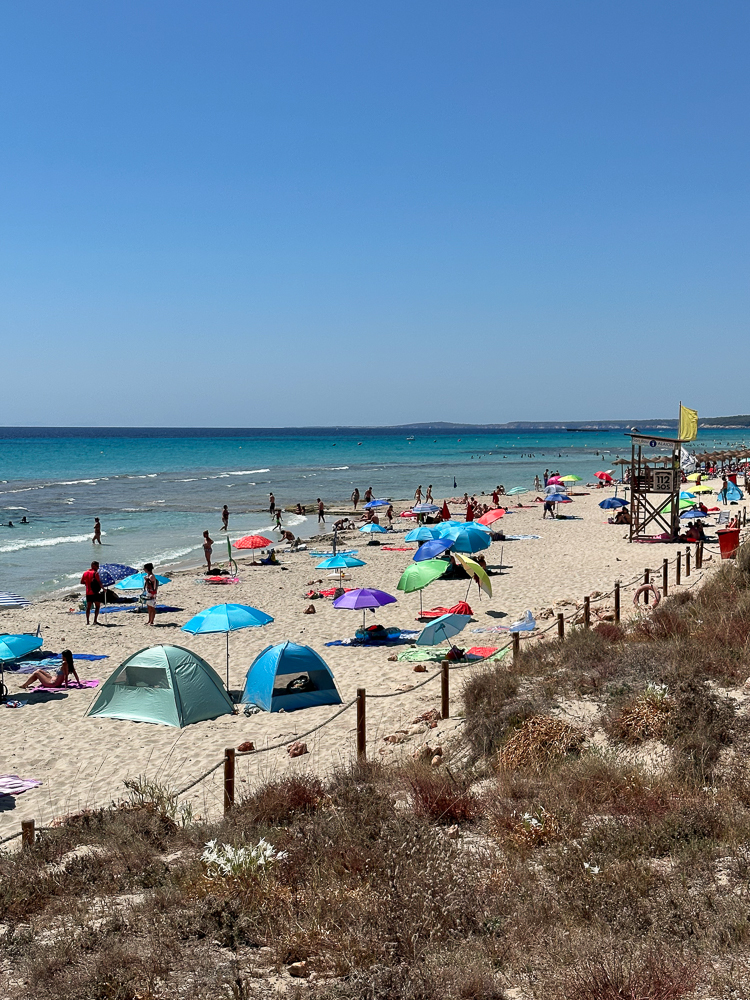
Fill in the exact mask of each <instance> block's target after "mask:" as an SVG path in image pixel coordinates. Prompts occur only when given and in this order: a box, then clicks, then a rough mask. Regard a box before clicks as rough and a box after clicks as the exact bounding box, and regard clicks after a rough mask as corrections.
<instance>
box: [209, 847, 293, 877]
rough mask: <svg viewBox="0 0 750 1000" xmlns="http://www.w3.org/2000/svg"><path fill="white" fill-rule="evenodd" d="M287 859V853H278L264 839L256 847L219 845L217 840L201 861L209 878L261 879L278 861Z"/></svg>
mask: <svg viewBox="0 0 750 1000" xmlns="http://www.w3.org/2000/svg"><path fill="white" fill-rule="evenodd" d="M286 857H287V852H286V851H277V850H276V849H275V848H274V847H273V845H272V844H269V843H268V841H267V840H264V839H261V840H259V841H258V843H257V844H256V845H255V846H254V847H233V846H232V845H231V844H219V845H217V842H216V841H215V840H209V841H208V843H207V844H206V845H205V850H204V851H203V854H202V855H201V860H202V861H203V863H204V865H205V866H206V875H207V876H208V877H209V878H243V877H244V878H248V877H250V878H253V877H257V878H259V877H261V875H263V874H264V873H265V872H266V871H267V870H268V869H269V868H271V867H272V866H273V865H274V864H276V862H277V861H281V860H283V859H284V858H286Z"/></svg>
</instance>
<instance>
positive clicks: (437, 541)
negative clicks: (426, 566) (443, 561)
mask: <svg viewBox="0 0 750 1000" xmlns="http://www.w3.org/2000/svg"><path fill="white" fill-rule="evenodd" d="M451 545H453V541H452V540H451V539H450V538H432V539H430V541H429V542H424V543H423V544H422V545H420V547H419V548H418V549H417V551H416V552H415V553H414V555H413V556H412V560H413V562H424V561H425V559H434V558H435V556H441V555H442V554H443V552H445V551H446V549H449V548H450V547H451Z"/></svg>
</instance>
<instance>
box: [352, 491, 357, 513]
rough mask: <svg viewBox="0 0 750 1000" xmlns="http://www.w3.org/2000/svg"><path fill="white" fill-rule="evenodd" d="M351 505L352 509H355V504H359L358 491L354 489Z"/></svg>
mask: <svg viewBox="0 0 750 1000" xmlns="http://www.w3.org/2000/svg"><path fill="white" fill-rule="evenodd" d="M352 503H353V504H354V509H355V510H356V509H357V504H358V503H359V490H358V489H357V488H356V487H355V489H354V492H353V493H352Z"/></svg>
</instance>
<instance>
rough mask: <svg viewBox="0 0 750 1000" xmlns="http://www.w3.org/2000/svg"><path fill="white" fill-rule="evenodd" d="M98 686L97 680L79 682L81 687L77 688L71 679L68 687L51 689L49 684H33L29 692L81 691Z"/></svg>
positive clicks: (99, 682)
mask: <svg viewBox="0 0 750 1000" xmlns="http://www.w3.org/2000/svg"><path fill="white" fill-rule="evenodd" d="M100 684H101V681H100V680H98V679H97V680H91V681H81V686H80V687H79V686H78V685H77V684H76V682H75V678H73V680H72V681H69V682H68V687H57V686H55V687H52V685H51V684H35V685H34V687H33V688H30V689H29V690H31V691H83V689H84V688H98V687H99V685H100Z"/></svg>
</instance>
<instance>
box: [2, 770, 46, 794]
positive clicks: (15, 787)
mask: <svg viewBox="0 0 750 1000" xmlns="http://www.w3.org/2000/svg"><path fill="white" fill-rule="evenodd" d="M40 785H41V781H38V780H37V779H36V778H19V777H18V775H17V774H0V795H20V794H21V793H22V792H28V791H29V789H30V788H38V787H39V786H40Z"/></svg>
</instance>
